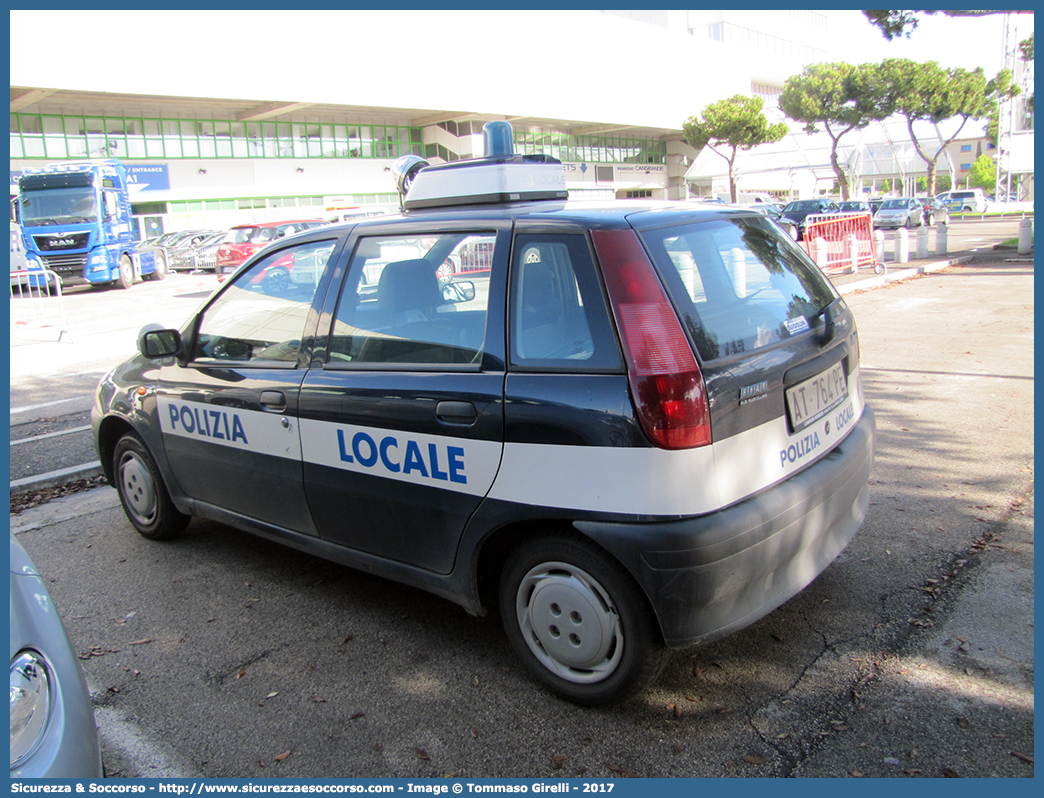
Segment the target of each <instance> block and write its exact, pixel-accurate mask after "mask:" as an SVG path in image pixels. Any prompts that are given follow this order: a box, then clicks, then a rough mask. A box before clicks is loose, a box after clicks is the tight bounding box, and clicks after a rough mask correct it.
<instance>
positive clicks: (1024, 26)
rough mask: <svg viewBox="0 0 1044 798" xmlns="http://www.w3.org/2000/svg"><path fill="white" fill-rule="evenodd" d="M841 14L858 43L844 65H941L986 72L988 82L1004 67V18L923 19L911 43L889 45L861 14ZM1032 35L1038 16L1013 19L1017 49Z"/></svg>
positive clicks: (851, 47) (906, 40)
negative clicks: (893, 61)
mask: <svg viewBox="0 0 1044 798" xmlns="http://www.w3.org/2000/svg"><path fill="white" fill-rule="evenodd" d="M839 13H840V14H841V15H842V16H843V17H844V18H847V19H851V26H850V31H851V33H852V37H853V38H852V40H851V41H850V42H846V43H845V46H844V52H847V53H848V55H847V57H846V58H845V59H844V60H846V61H848V62H849V63H853V62H858V63H878V62H880V61H882V60H884V59H885V58H908V59H910V60H911V61H919V62H925V61H936V62H938V63H939V65H940V66H942V67H961V68H964V69H974V68H975V67H982V68H983V71H984V72H985V73H986V77H987V79H989V78H992V77H993V76H994V75H996V74H997V72H999V71H1000V69H1001V67H1002V66H1003V58H1004V21H1005V20H1004V15H1002V14H995V15H990V16H986V17H979V18H968V17H947V16H944V15H942V14H933V15H925V14H921V15H920V17H919V22H918V26H917V28H916V29H915V30H913V31H912V32H911V34H910V36H909V38H902V39H895V40H893V41H888V40H887V39H885V37H884V36H883V35H882V34H881V32H880V30H879V29H878V28H877V27H874V26H872V25H871V24H870V23H869V22H868V21H867V19H866V17H864V16H863V13H862V12H861V11H845V12H839ZM1032 33H1033V14H1013V15H1011V35H1010V37H1009V40H1010V42H1011V44H1010V46H1011V47H1015V46H1016V45H1017V44H1018V42H1020V41H1022V40H1023V39H1027V38H1029V36H1030V34H1032Z"/></svg>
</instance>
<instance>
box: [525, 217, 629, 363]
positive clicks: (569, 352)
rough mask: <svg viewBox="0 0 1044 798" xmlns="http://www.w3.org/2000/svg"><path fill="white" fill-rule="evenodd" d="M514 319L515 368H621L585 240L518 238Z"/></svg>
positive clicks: (581, 237)
mask: <svg viewBox="0 0 1044 798" xmlns="http://www.w3.org/2000/svg"><path fill="white" fill-rule="evenodd" d="M510 313H511V321H510V337H511V364H512V366H520V367H522V368H526V369H537V370H548V369H550V370H554V369H563V368H564V369H568V370H570V371H577V370H587V369H595V370H615V369H618V368H620V366H621V363H620V352H619V348H618V346H617V344H616V338H615V336H614V335H613V330H612V325H611V322H610V321H609V314H608V310H607V308H606V304H605V299H604V297H603V294H602V289H601V285H600V284H599V282H598V278H597V276H596V275H595V270H594V261H593V260H592V257H591V251H590V248H589V246H588V243H587V238H586V237H585V236H582V235H519V236H516V238H515V245H514V261H513V263H512V266H511V311H510Z"/></svg>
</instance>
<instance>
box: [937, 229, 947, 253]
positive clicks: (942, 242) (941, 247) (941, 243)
mask: <svg viewBox="0 0 1044 798" xmlns="http://www.w3.org/2000/svg"><path fill="white" fill-rule="evenodd" d="M935 254H936V255H945V254H946V222H939V223H938V224H937V225H935Z"/></svg>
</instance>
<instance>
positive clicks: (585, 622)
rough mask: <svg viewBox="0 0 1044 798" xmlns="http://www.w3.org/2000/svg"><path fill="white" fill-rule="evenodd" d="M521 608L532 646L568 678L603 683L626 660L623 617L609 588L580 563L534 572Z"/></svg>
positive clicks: (522, 590)
mask: <svg viewBox="0 0 1044 798" xmlns="http://www.w3.org/2000/svg"><path fill="white" fill-rule="evenodd" d="M515 609H516V613H517V617H518V624H519V627H520V628H521V630H522V636H523V637H524V638H525V641H526V643H527V644H528V645H529V648H530V650H531V651H532V652H533V654H534V655H535V656H536V658H537V659H538V660H540V662H541V663H542V664H543V665H544V667H546V668H547V669H548V670H550V671H551V672H552V673H555V674H556V675H558V676H560V677H562V678H563V679H566V680H567V681H570V682H575V683H578V684H588V683H593V682H600V681H602V680H603V679H606V678H608V677H609V676H610V675H611V674H612V673H613V671H615V670H616V667H617V666H618V665H619V664H620V658H621V657H622V656H623V646H624V639H623V629H622V627H621V624H620V616H619V615H618V614H617V612H616V608H615V607H613V604H612V601H611V600H610V598H609V595H608V594H607V593H606V592H605V589H604V588H603V587H602V586H601V585H600V584H599V583H598V582H597V581H596V580H595V579H594V577H592V576H591V575H590V574H588V573H587V572H585V571H583V570H581V569H580V568H577V567H576V566H575V565H569V564H568V563H562V562H548V563H542V564H541V565H538V566H537V567H536V568H533V569H532V570H530V571H529V573H527V574H526V576H525V578H524V579H523V580H522V582H521V584H520V585H519V588H518V594H517V598H516V600H515Z"/></svg>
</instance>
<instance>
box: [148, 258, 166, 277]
mask: <svg viewBox="0 0 1044 798" xmlns="http://www.w3.org/2000/svg"><path fill="white" fill-rule="evenodd" d="M153 263H154V264H155V266H156V270H155V271H153V272H152V273H151V274H147V275H145V279H146V280H157V281H158V280H162V279H163V278H165V277H166V276H167V259H166V258H164V257H163V256H162V255H159V254H157V255H156V257H155V259H154V260H153Z"/></svg>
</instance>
